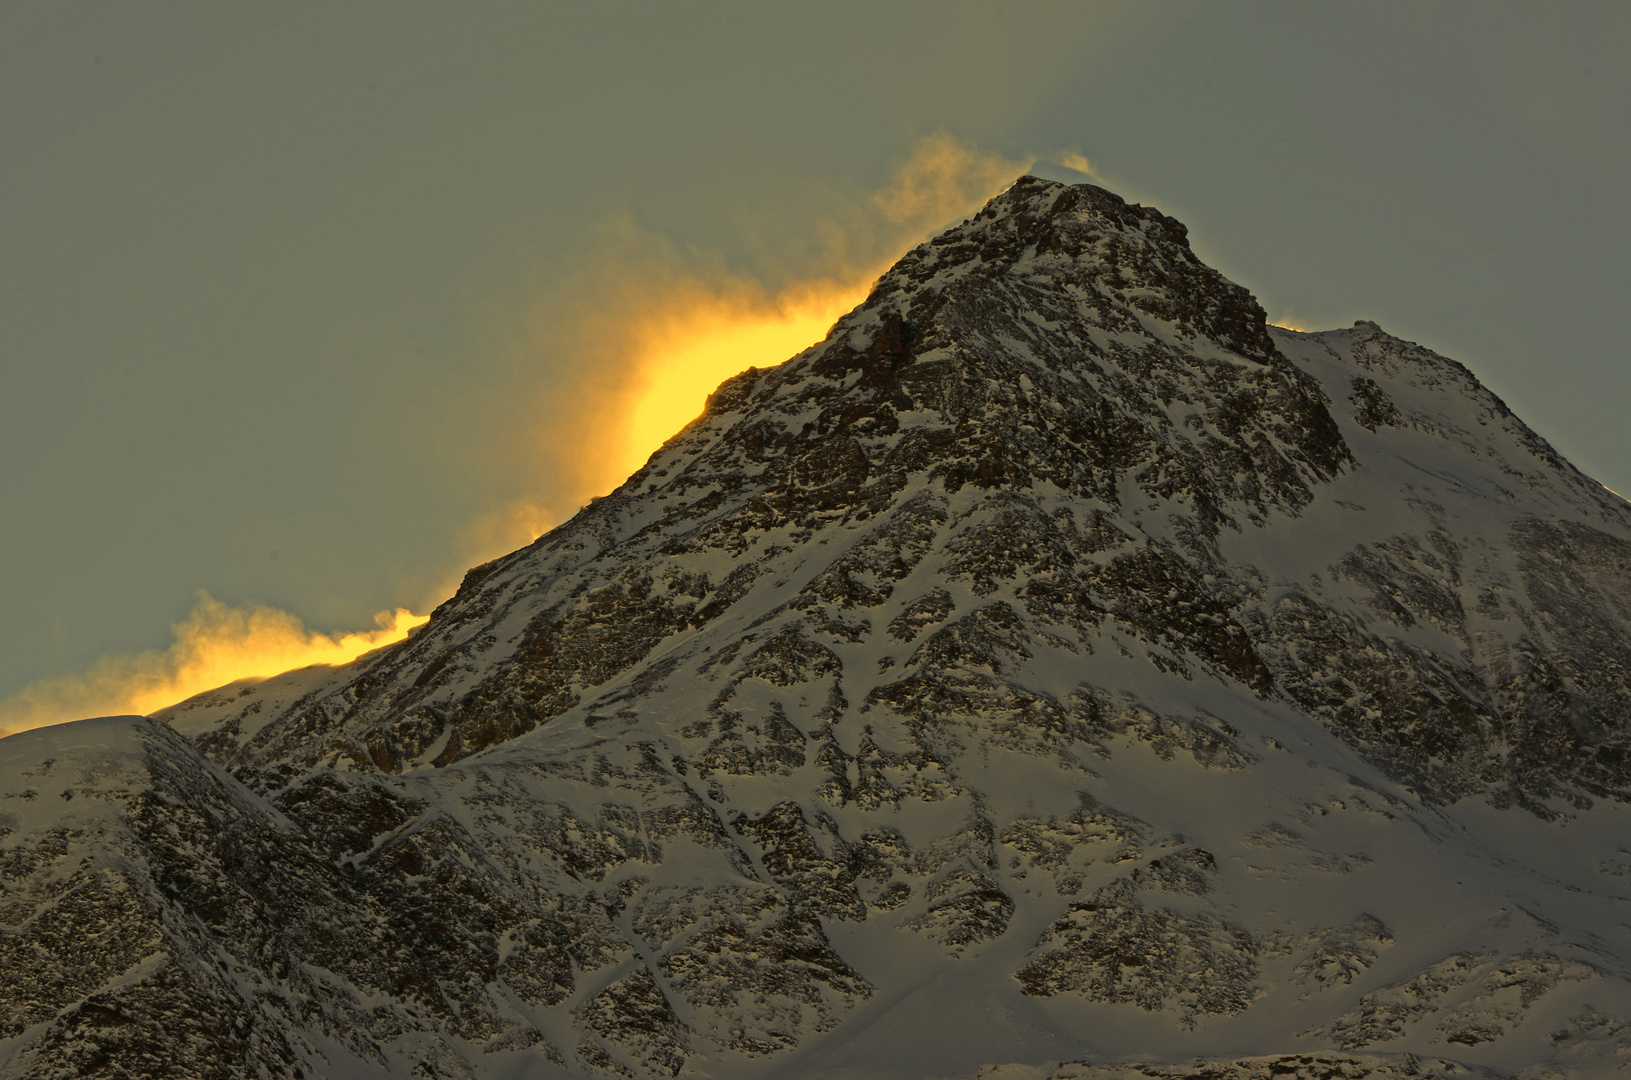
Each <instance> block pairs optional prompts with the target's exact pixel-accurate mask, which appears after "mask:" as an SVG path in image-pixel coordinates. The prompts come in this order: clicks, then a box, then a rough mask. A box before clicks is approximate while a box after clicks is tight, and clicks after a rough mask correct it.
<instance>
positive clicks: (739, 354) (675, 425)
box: [499, 135, 1024, 539]
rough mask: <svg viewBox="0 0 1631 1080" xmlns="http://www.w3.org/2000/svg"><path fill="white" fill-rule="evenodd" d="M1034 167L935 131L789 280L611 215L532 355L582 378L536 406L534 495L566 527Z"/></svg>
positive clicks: (540, 328)
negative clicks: (748, 378) (756, 372)
mask: <svg viewBox="0 0 1631 1080" xmlns="http://www.w3.org/2000/svg"><path fill="white" fill-rule="evenodd" d="M1023 167H1024V166H1023V165H1022V164H1021V163H1019V162H1016V161H1009V160H1006V159H1004V158H1001V157H999V156H997V155H994V154H989V153H985V152H983V151H980V150H979V149H977V148H975V147H973V146H970V145H968V144H966V143H963V142H959V141H958V140H956V139H953V138H951V137H950V136H946V135H936V136H933V137H930V138H927V139H924V140H922V141H921V142H920V143H919V144H918V145H917V146H916V147H915V148H914V150H913V152H912V153H911V154H910V155H908V156H907V157H906V158H905V159H904V160H903V161H901V162H900V163H899V164H898V165H897V166H896V167H895V169H894V171H893V174H892V178H891V180H890V182H889V183H888V184H886V185H885V186H884V187H883V188H882V189H880V190H877V191H872V192H851V193H849V195H848V197H847V198H845V199H842V200H836V202H838V203H839V204H841V205H839V206H838V207H837V209H830V210H829V212H828V216H827V218H826V219H825V220H818V221H815V222H812V223H811V224H810V225H809V227H808V230H807V231H808V233H809V234H810V235H816V236H820V237H821V238H822V243H823V245H824V251H825V254H824V256H823V257H821V258H819V259H817V260H816V264H815V265H813V266H810V267H808V268H807V272H806V273H805V274H804V275H803V276H802V277H801V278H800V279H799V280H796V281H793V282H791V283H789V284H786V285H783V286H781V287H779V288H770V287H767V286H766V285H765V284H764V283H763V282H761V281H758V280H755V279H752V278H748V277H744V276H741V275H733V274H730V273H727V272H725V271H723V270H721V269H719V268H717V267H709V266H706V265H698V264H697V260H695V259H694V258H687V257H685V256H682V255H681V254H679V253H677V252H675V251H674V250H673V248H672V246H671V245H669V244H668V243H667V241H666V240H664V238H662V237H658V236H653V235H651V234H649V233H644V232H641V231H640V230H639V229H638V228H637V227H636V226H634V225H633V224H632V223H629V222H614V223H611V224H610V225H609V226H608V228H607V230H606V232H607V235H606V239H605V241H604V243H603V251H604V252H607V253H609V254H606V255H605V256H604V262H603V263H601V264H600V265H598V266H595V267H593V268H590V269H588V270H585V271H584V272H583V273H582V274H581V276H580V278H579V279H578V280H577V281H576V282H574V283H572V285H570V286H568V287H565V288H561V289H557V290H555V291H553V292H552V294H551V296H550V298H549V302H548V303H546V304H545V305H543V306H542V307H541V309H540V310H538V311H537V312H535V313H534V315H533V320H532V329H531V331H530V340H529V341H528V343H527V344H525V345H524V346H523V348H526V349H530V350H532V351H533V352H534V353H535V354H541V355H544V356H551V355H553V356H555V357H557V358H563V357H564V358H566V359H565V361H564V362H562V361H561V360H560V359H557V361H556V364H554V365H546V366H548V367H550V370H551V371H552V372H553V373H555V374H556V375H557V376H558V375H559V374H560V373H561V372H562V369H565V371H566V372H569V373H570V374H568V375H567V377H566V378H563V379H560V380H559V381H552V382H551V384H550V385H548V386H547V387H545V388H543V389H542V390H541V391H540V392H539V395H538V396H539V399H540V400H539V401H538V402H537V403H536V405H535V407H534V410H533V411H534V416H535V418H542V419H543V420H544V424H543V427H542V428H541V429H539V430H538V435H537V442H536V443H535V444H534V446H533V447H532V448H531V451H530V455H531V457H532V459H533V460H534V461H536V462H537V463H538V466H539V471H540V473H541V474H542V478H543V480H544V483H542V484H540V485H539V488H540V490H539V491H538V493H537V494H535V495H532V496H529V497H528V498H527V499H524V500H521V502H522V503H523V504H525V505H529V506H532V507H535V508H543V509H542V511H540V513H539V514H538V516H539V517H542V518H549V519H552V520H564V519H565V518H566V517H569V516H570V515H571V513H572V512H573V511H574V510H575V509H576V508H577V506H579V505H581V504H582V503H583V502H584V501H586V500H588V499H589V498H591V497H593V496H595V495H603V494H605V493H606V492H607V491H609V490H611V489H612V488H614V487H616V486H617V485H618V484H620V483H622V481H623V480H625V479H627V477H628V476H629V474H630V473H632V472H634V471H635V470H636V469H638V468H639V467H640V466H641V465H643V464H645V461H646V459H647V458H648V457H650V455H651V454H652V452H654V451H655V450H656V449H657V448H658V447H660V446H661V445H662V444H663V443H664V442H665V441H667V440H668V439H669V438H671V437H672V436H673V435H674V434H676V433H677V432H678V431H679V430H680V429H681V428H682V427H684V426H685V424H686V423H688V422H689V421H690V420H692V419H694V418H695V417H696V416H698V415H699V414H700V413H701V412H702V406H703V402H704V400H705V399H706V397H707V395H708V394H709V393H711V392H712V391H713V390H714V388H715V387H717V386H718V385H719V384H720V383H721V382H723V381H724V380H726V379H728V378H730V377H731V376H732V375H735V374H737V373H739V372H741V371H744V370H746V369H747V368H749V367H755V366H757V367H769V366H773V365H775V364H779V363H781V362H782V361H784V360H786V359H788V358H789V357H791V356H794V355H796V354H797V353H799V352H801V351H802V350H804V349H806V348H808V347H809V346H811V345H813V344H815V343H817V342H819V341H820V340H821V339H822V338H823V337H824V336H825V335H826V333H827V331H828V330H829V329H830V328H831V326H832V324H833V323H834V322H836V321H837V319H838V318H839V317H840V316H842V315H843V314H845V313H846V312H847V311H849V310H850V309H851V308H853V307H855V306H856V305H857V304H859V303H860V302H861V301H862V300H863V299H865V297H866V294H867V292H868V290H869V289H870V288H871V286H872V284H873V282H875V281H876V280H877V277H878V275H879V274H881V273H882V272H883V271H884V270H886V269H887V268H888V266H889V264H890V262H891V261H892V260H894V259H895V258H898V257H899V256H900V254H901V252H902V251H903V250H904V249H905V248H907V247H910V246H911V245H913V244H916V243H918V242H920V241H922V240H925V239H927V238H928V237H929V236H930V235H931V234H932V233H934V232H936V231H938V230H939V229H941V228H943V227H945V226H946V225H948V224H951V223H953V222H955V221H956V220H957V219H959V218H961V217H964V216H966V215H967V214H968V213H970V212H971V211H972V210H974V209H976V208H977V207H978V206H979V205H980V204H981V203H983V202H984V201H985V200H986V199H988V198H989V197H990V196H992V195H993V194H995V193H996V192H997V191H999V190H1001V188H1002V187H1003V186H1004V185H1005V184H1008V183H1010V182H1012V181H1013V179H1014V178H1015V177H1016V176H1018V175H1019V173H1020V170H1021V169H1022V168H1023ZM546 486H547V487H548V488H549V489H550V490H542V489H543V488H544V487H546ZM499 516H500V517H503V516H504V515H503V514H502V513H500V515H499ZM529 539H530V538H529Z"/></svg>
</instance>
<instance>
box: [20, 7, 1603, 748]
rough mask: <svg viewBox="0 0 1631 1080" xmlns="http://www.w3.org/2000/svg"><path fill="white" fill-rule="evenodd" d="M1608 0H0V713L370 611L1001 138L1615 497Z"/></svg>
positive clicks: (318, 643) (668, 413)
mask: <svg viewBox="0 0 1631 1080" xmlns="http://www.w3.org/2000/svg"><path fill="white" fill-rule="evenodd" d="M1627 42H1631V6H1627V5H1622V4H1609V3H1555V4H1549V5H1546V6H1545V7H1544V8H1542V7H1541V6H1539V5H1532V4H1506V3H1500V2H1491V0H1480V2H1477V3H1456V2H1445V3H1435V4H1430V5H1428V4H1418V3H1387V2H1379V0H1365V2H1363V3H1341V2H1332V3H1324V4H1318V5H1311V4H1306V3H1258V2H1250V0H1247V2H1242V3H1234V4H1227V5H1224V4H1215V3H1211V2H1204V3H1182V2H1172V3H1162V4H1144V3H1125V4H1122V3H1092V2H1085V0H1074V2H1058V3H1053V2H1026V0H1006V2H1004V3H1002V4H996V3H972V2H966V0H936V2H933V3H926V2H925V3H895V4H882V5H880V4H876V3H867V4H861V3H853V2H850V0H828V2H827V3H824V4H821V5H798V6H794V5H789V4H764V3H752V4H750V3H699V4H687V5H679V4H672V3H657V2H638V3H636V2H615V0H614V2H607V3H601V4H595V5H564V4H539V3H536V2H531V0H529V2H513V3H512V2H500V0H490V2H485V3H480V4H469V5H458V6H451V5H444V4H431V3H417V2H413V0H396V2H392V3H389V4H386V3H365V2H357V3H350V4H345V5H336V4H329V3H311V2H303V0H286V2H284V3H281V4H278V5H259V6H250V5H219V4H203V3H185V2H176V3H170V4H165V5H111V4H92V3H80V2H77V0H54V2H52V3H17V4H7V5H4V6H3V8H0V140H3V142H0V146H3V147H4V150H3V152H0V613H3V615H4V618H0V730H4V729H12V730H16V729H20V728H22V727H27V726H32V725H35V724H38V723H44V722H52V721H55V720H66V719H72V718H74V717H75V716H80V715H95V714H97V713H102V712H116V711H130V710H132V709H135V710H139V711H146V710H148V709H152V708H157V707H160V706H161V705H162V704H167V703H168V701H167V700H164V699H166V698H170V699H174V698H177V697H179V696H183V695H184V694H185V693H190V692H194V691H196V690H202V689H206V688H207V687H208V686H211V685H215V684H217V683H219V682H223V681H226V680H227V679H230V678H236V677H240V676H243V675H257V674H259V675H265V674H271V673H273V672H275V671H277V670H281V669H283V668H286V667H288V666H292V665H294V664H298V663H308V662H318V661H324V662H330V661H334V660H339V659H343V658H344V657H346V656H349V655H353V654H354V653H355V652H357V651H358V650H360V649H362V648H366V647H369V646H370V645H373V644H378V643H381V642H384V641H387V640H390V639H391V637H392V636H393V635H400V634H401V633H403V632H405V630H406V628H407V627H408V626H409V625H411V624H412V623H413V622H414V621H415V620H416V619H418V618H422V617H423V616H424V615H425V614H427V613H428V612H429V611H430V609H431V608H432V607H434V605H435V604H436V603H438V602H440V601H441V600H442V599H445V598H446V597H447V596H448V595H450V594H451V591H452V589H453V587H454V586H455V585H456V584H457V582H458V580H459V578H460V577H461V576H462V573H463V571H464V569H466V568H467V567H468V566H471V565H474V564H476V563H479V562H481V561H484V560H486V559H489V558H492V557H495V556H497V555H499V554H502V553H503V552H505V551H507V550H510V549H513V548H515V547H518V546H520V545H521V544H524V543H526V542H527V541H529V540H530V539H531V538H532V537H534V536H536V535H537V534H538V533H539V532H541V531H543V530H544V529H546V528H548V527H550V526H551V525H553V524H556V523H559V522H561V521H564V520H565V519H566V518H568V517H570V516H571V514H572V513H574V512H575V511H576V510H577V509H578V507H580V506H581V505H582V504H583V503H584V502H586V501H587V500H588V499H589V498H591V497H593V496H594V495H596V494H601V493H604V492H605V491H606V490H609V489H610V488H611V487H612V486H614V485H615V484H616V482H617V481H618V480H619V479H621V477H622V476H624V475H627V473H628V472H630V471H632V469H633V468H635V467H637V466H638V465H639V464H640V462H641V461H642V460H643V457H644V455H645V454H648V453H649V452H650V451H651V450H654V449H655V448H656V446H657V445H659V444H660V443H661V441H662V439H663V438H665V437H666V436H667V435H668V434H671V433H672V431H674V430H677V428H678V427H679V426H680V425H682V424H683V423H684V422H685V420H686V419H687V418H688V417H690V416H693V415H695V414H696V413H697V412H699V411H700V410H701V406H702V402H703V398H704V397H705V395H706V393H707V392H708V390H709V389H711V388H712V386H713V385H714V384H716V383H717V382H718V381H719V380H720V379H722V378H723V377H725V376H726V375H729V374H732V373H734V371H736V370H740V369H741V368H744V367H746V366H749V365H755V364H756V365H758V366H767V365H770V364H775V363H779V362H781V361H782V360H785V359H787V358H788V357H789V356H791V355H792V354H793V353H795V352H797V351H798V350H799V349H801V348H803V347H804V346H805V345H808V344H811V343H813V342H814V341H815V340H817V339H819V337H820V336H821V335H822V333H823V332H824V330H825V328H826V327H827V326H828V325H830V324H831V322H832V321H833V319H835V318H836V317H837V315H839V314H841V313H842V312H843V311H844V310H846V309H847V308H848V307H849V306H852V305H853V304H854V303H856V302H858V301H859V300H860V299H861V298H862V296H864V293H865V290H866V286H867V284H868V283H869V282H870V281H871V280H872V279H873V278H875V277H876V275H877V274H878V273H879V272H880V271H881V270H882V269H884V268H885V267H886V266H887V265H888V263H889V262H890V261H892V260H893V259H894V258H896V257H898V256H899V255H900V254H902V253H904V252H905V251H906V250H907V249H908V248H909V247H910V246H912V244H914V243H916V242H918V241H920V240H922V239H924V238H926V237H927V236H928V235H931V234H932V233H933V232H934V231H935V230H936V229H938V228H939V227H942V226H944V225H946V224H949V223H952V222H954V221H956V220H960V219H961V218H962V217H963V216H965V215H966V214H967V213H968V212H969V211H970V210H972V209H973V208H974V207H976V206H977V205H978V204H979V203H980V202H981V201H983V199H984V198H986V197H989V196H990V195H992V194H995V193H996V192H997V191H998V190H1000V189H1001V188H1002V187H1003V186H1005V185H1006V184H1007V183H1008V182H1010V181H1011V180H1012V179H1013V178H1014V177H1016V176H1018V175H1020V174H1021V173H1022V172H1024V171H1026V170H1027V169H1028V168H1029V167H1030V166H1031V164H1032V163H1033V162H1037V161H1041V162H1045V163H1048V164H1049V165H1050V166H1057V165H1058V164H1066V165H1073V166H1075V167H1077V168H1079V169H1084V170H1087V171H1088V172H1090V173H1091V175H1092V176H1093V177H1094V178H1095V180H1096V181H1097V182H1099V183H1102V184H1103V185H1104V186H1106V187H1108V188H1110V189H1111V190H1112V191H1115V192H1117V193H1118V194H1120V195H1122V196H1124V197H1126V198H1128V199H1129V200H1131V201H1140V202H1144V203H1147V204H1151V205H1154V206H1157V207H1159V208H1160V209H1162V210H1163V211H1165V212H1166V213H1168V214H1171V215H1173V216H1175V217H1177V218H1179V219H1180V220H1181V221H1183V222H1184V223H1185V224H1186V225H1188V227H1189V230H1190V239H1191V243H1192V245H1193V246H1194V248H1195V250H1196V252H1197V254H1198V255H1200V257H1201V258H1202V259H1203V260H1205V261H1207V262H1208V263H1210V264H1211V265H1213V266H1215V267H1216V268H1218V269H1219V270H1221V271H1222V272H1223V273H1224V274H1226V275H1227V276H1229V277H1230V278H1232V279H1234V280H1235V281H1238V282H1239V283H1241V284H1243V285H1245V286H1246V287H1247V288H1249V289H1251V290H1252V291H1253V292H1254V293H1255V294H1256V295H1257V297H1258V298H1259V300H1260V301H1261V302H1262V304H1263V306H1264V307H1265V309H1266V310H1267V311H1268V314H1269V317H1270V319H1271V321H1275V322H1278V323H1281V324H1285V325H1294V326H1297V327H1299V328H1303V329H1326V328H1334V327H1340V326H1348V325H1351V324H1352V323H1353V322H1354V321H1355V320H1356V319H1362V318H1363V319H1372V320H1374V321H1376V322H1378V323H1379V324H1380V325H1381V326H1382V327H1383V329H1385V330H1387V331H1389V332H1390V333H1393V334H1396V335H1398V336H1400V337H1403V338H1407V339H1409V340H1412V341H1417V342H1419V343H1421V344H1423V345H1426V346H1428V347H1430V348H1433V349H1435V350H1437V351H1439V352H1441V353H1444V354H1446V355H1448V356H1451V357H1453V358H1455V359H1456V360H1459V361H1460V362H1462V363H1463V364H1465V365H1466V366H1467V367H1469V368H1470V369H1471V370H1472V371H1473V372H1474V373H1475V374H1476V375H1477V376H1478V377H1479V378H1480V379H1482V380H1483V381H1484V383H1485V384H1486V385H1487V386H1489V387H1490V388H1491V389H1492V390H1494V391H1495V392H1496V393H1497V394H1499V395H1500V396H1501V397H1502V398H1503V399H1504V400H1505V401H1506V402H1507V404H1508V405H1509V406H1510V407H1511V408H1512V409H1513V410H1514V411H1515V412H1516V413H1517V414H1518V416H1520V417H1521V418H1522V419H1524V420H1525V421H1526V422H1527V423H1529V425H1530V426H1531V427H1533V428H1535V429H1536V430H1537V431H1539V432H1540V433H1541V434H1542V435H1543V436H1545V437H1546V438H1548V439H1549V440H1551V441H1552V443H1553V444H1554V445H1555V446H1556V447H1557V448H1558V449H1559V450H1560V451H1561V452H1562V453H1563V454H1564V455H1565V456H1567V457H1568V458H1569V459H1570V460H1572V461H1573V462H1574V463H1575V464H1576V465H1577V466H1579V467H1580V468H1581V469H1582V470H1583V471H1584V472H1586V473H1587V474H1588V475H1591V476H1593V477H1595V478H1597V479H1598V480H1600V481H1602V482H1603V483H1605V484H1606V485H1608V486H1609V487H1610V488H1613V489H1615V490H1617V491H1620V492H1631V454H1628V451H1631V423H1628V422H1627V420H1626V410H1627V403H1628V402H1631V364H1627V363H1626V359H1627V357H1626V353H1627V345H1626V336H1625V332H1624V330H1623V328H1622V324H1623V322H1624V315H1625V310H1626V304H1627V301H1626V297H1627V295H1628V292H1631V263H1628V261H1627V259H1626V255H1625V253H1626V252H1627V250H1631V138H1628V133H1631V66H1628V65H1626V64H1625V63H1624V61H1623V52H1624V47H1625V45H1626V43H1627Z"/></svg>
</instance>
